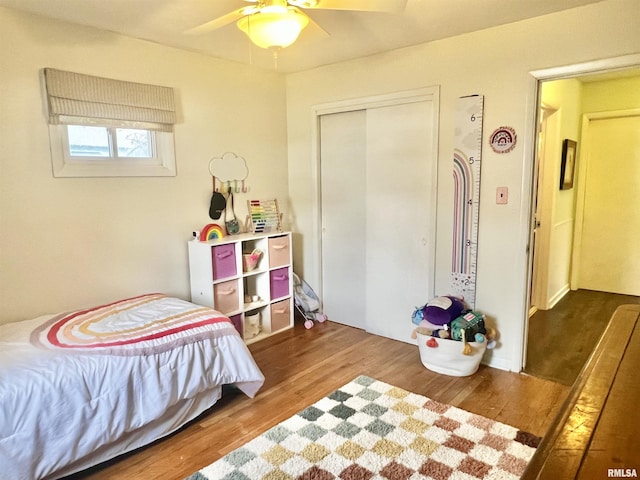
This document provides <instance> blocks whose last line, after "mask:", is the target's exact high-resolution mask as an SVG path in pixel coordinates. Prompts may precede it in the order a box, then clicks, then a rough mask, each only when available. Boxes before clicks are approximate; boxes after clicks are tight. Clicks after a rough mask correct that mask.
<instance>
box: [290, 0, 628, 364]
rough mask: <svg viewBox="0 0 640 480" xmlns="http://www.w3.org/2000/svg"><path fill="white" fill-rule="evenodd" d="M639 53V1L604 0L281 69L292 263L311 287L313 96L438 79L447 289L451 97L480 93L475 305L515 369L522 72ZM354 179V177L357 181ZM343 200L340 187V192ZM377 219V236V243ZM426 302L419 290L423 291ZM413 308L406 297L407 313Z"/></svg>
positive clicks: (521, 246) (440, 262)
mask: <svg viewBox="0 0 640 480" xmlns="http://www.w3.org/2000/svg"><path fill="white" fill-rule="evenodd" d="M638 52H640V9H639V8H638V3H637V1H636V0H609V1H605V2H601V3H597V4H593V5H589V6H586V7H582V8H578V9H574V10H569V11H565V12H561V13H557V14H553V15H548V16H544V17H539V18H535V19H532V20H528V21H523V22H518V23H514V24H510V25H505V26H502V27H498V28H492V29H489V30H484V31H480V32H476V33H472V34H467V35H461V36H458V37H454V38H450V39H446V40H442V41H437V42H432V43H427V44H423V45H418V46H414V47H409V48H404V49H401V50H397V51H393V52H389V53H386V54H382V55H376V56H371V57H367V58H362V59H358V60H354V61H350V62H344V63H341V64H337V65H330V66H326V67H322V68H318V69H314V70H311V71H307V72H302V73H298V74H293V75H289V76H288V77H287V122H288V136H289V188H290V197H291V201H292V207H293V208H292V210H293V212H294V219H293V220H294V228H295V230H296V231H297V232H299V235H297V236H296V245H295V249H294V252H295V261H296V262H297V265H298V270H300V273H302V274H303V275H304V276H305V278H306V279H307V280H308V281H309V282H310V283H311V284H312V285H314V284H315V285H318V284H319V270H318V264H317V258H316V256H315V253H316V252H317V249H318V245H317V241H318V239H317V235H316V233H317V232H315V231H314V219H315V218H316V212H315V211H314V202H315V201H316V197H315V196H316V194H317V192H316V188H315V183H314V182H315V174H316V172H314V171H313V168H312V167H313V162H312V158H311V156H312V145H311V141H312V138H311V108H312V106H313V105H316V104H321V103H326V102H332V101H337V100H342V99H347V98H354V97H364V96H368V95H376V94H382V93H388V92H394V91H401V90H407V89H413V88H419V87H424V86H431V85H440V86H441V97H440V113H441V114H440V138H439V174H438V189H439V193H438V221H437V247H436V248H437V252H436V259H437V260H436V261H437V264H436V269H437V277H436V291H437V293H441V294H443V293H447V292H448V290H449V275H450V268H451V267H450V263H451V260H450V258H451V235H452V234H451V232H452V203H453V192H452V173H451V172H452V163H451V162H452V150H453V121H454V109H455V102H456V99H457V98H458V97H459V96H462V95H469V94H475V93H477V94H483V95H484V96H485V118H484V132H485V133H484V138H485V145H484V149H483V156H484V158H483V165H482V191H481V200H480V232H479V260H478V279H477V280H478V289H477V302H476V308H477V309H478V310H480V311H482V312H483V313H485V314H486V315H487V317H488V318H489V321H490V322H495V324H496V325H497V327H498V329H499V331H500V333H501V341H500V347H499V348H497V349H496V350H494V351H493V356H492V357H491V358H490V363H491V364H492V365H494V366H497V367H500V368H507V369H513V370H519V368H520V365H519V363H520V354H521V351H522V330H523V323H524V315H525V308H526V299H525V296H526V293H525V292H526V290H527V253H526V244H527V241H528V231H529V207H530V194H531V171H532V158H531V157H532V150H533V148H532V146H531V145H526V144H525V142H524V140H525V138H529V140H530V141H531V139H532V136H531V135H529V136H527V132H525V128H526V127H527V126H529V125H531V124H532V122H531V119H532V117H533V115H534V112H533V111H531V105H533V104H535V102H534V100H533V99H532V98H531V97H532V95H533V92H532V88H531V85H532V81H531V75H530V72H531V71H534V70H539V69H546V68H551V67H556V66H561V65H569V64H575V63H579V62H586V61H591V60H594V59H601V58H608V57H613V56H619V55H625V54H631V53H638ZM501 125H509V126H512V127H514V128H515V130H516V132H517V134H518V138H519V141H518V144H517V146H516V147H515V149H514V150H513V151H512V152H510V153H509V154H503V155H499V154H495V153H493V152H492V151H491V149H490V148H489V147H488V146H487V145H486V138H487V136H488V135H489V134H490V133H491V132H492V131H493V130H494V129H495V128H497V127H499V126H501ZM354 181H355V179H354ZM498 186H507V187H508V188H509V204H508V205H496V204H495V190H496V187H498ZM345 198H348V192H345ZM386 228H392V226H390V225H388V224H386V223H385V224H384V225H382V226H381V231H380V240H381V241H383V240H384V230H385V229H386ZM425 300H428V299H425ZM412 308H413V305H407V308H406V311H407V321H410V320H409V316H410V313H411V309H412Z"/></svg>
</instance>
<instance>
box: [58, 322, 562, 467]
mask: <svg viewBox="0 0 640 480" xmlns="http://www.w3.org/2000/svg"><path fill="white" fill-rule="evenodd" d="M250 350H251V352H252V354H253V356H254V358H255V359H256V362H257V363H258V365H259V366H260V368H261V370H262V371H263V373H264V374H265V377H266V382H265V384H264V386H263V388H262V390H260V392H259V393H258V395H257V396H256V398H254V399H249V398H247V397H246V396H244V395H243V394H242V393H240V392H239V391H238V390H235V389H233V388H230V389H226V390H225V394H224V397H223V398H222V399H221V400H220V401H219V402H218V403H217V404H216V405H215V406H214V407H213V408H211V409H210V410H209V411H208V412H206V413H205V414H203V415H202V416H200V417H199V418H197V419H196V420H194V421H193V422H192V423H191V424H189V425H188V426H186V427H185V428H183V429H181V430H180V431H178V432H177V433H175V434H173V435H171V436H170V437H168V438H165V439H163V440H160V441H158V442H156V443H154V444H153V445H151V446H148V447H145V448H142V449H139V450H137V451H135V452H132V453H130V454H128V455H125V456H122V457H120V458H118V459H115V460H113V461H111V462H107V463H106V464H102V465H100V466H98V467H94V468H93V469H90V470H88V471H85V472H81V473H79V474H76V475H73V476H72V477H69V479H71V478H73V479H74V480H77V479H92V480H103V479H122V478H127V479H134V480H135V479H144V480H148V479H149V478H153V479H159V480H163V479H166V480H175V479H181V478H184V477H186V476H188V475H190V474H191V473H193V472H195V471H197V470H199V469H200V468H202V467H204V466H206V465H208V464H210V463H212V462H213V461H215V460H217V459H218V458H220V457H221V456H223V455H225V454H226V453H228V452H230V451H232V450H234V449H235V448H238V447H240V446H241V445H243V444H244V443H246V442H247V441H248V440H250V439H251V438H253V437H255V436H257V435H259V434H260V433H262V432H264V431H265V430H267V429H269V428H270V427H272V426H274V425H276V424H277V423H279V422H281V421H283V420H285V419H287V418H289V417H290V416H292V415H294V414H295V413H296V412H298V411H300V410H302V409H303V408H305V407H307V406H308V405H309V404H311V403H313V402H315V401H317V400H319V399H320V398H322V397H324V396H325V395H327V394H328V393H330V392H331V391H333V390H335V389H337V388H339V387H341V386H342V385H344V384H346V383H348V382H349V381H350V380H352V379H353V378H355V377H356V376H358V375H368V376H370V377H373V378H376V379H378V380H381V381H384V382H387V383H390V384H393V385H395V386H398V387H401V388H404V389H406V390H410V391H412V392H415V393H419V394H422V395H425V396H427V397H429V398H432V399H434V400H437V401H440V402H444V403H449V404H452V405H455V406H458V407H460V408H463V409H465V410H468V411H471V412H474V413H477V414H480V415H484V416H486V417H489V418H492V419H495V420H498V421H501V422H504V423H507V424H510V425H513V426H515V427H518V428H520V429H523V430H526V431H529V432H531V433H534V434H536V435H540V436H542V435H544V433H545V432H546V430H547V429H548V427H549V425H550V424H551V421H552V420H553V418H554V417H555V414H556V412H557V411H558V409H559V408H560V407H561V405H562V403H563V401H564V399H565V397H566V396H567V393H568V390H569V389H568V387H566V386H564V385H560V384H558V383H555V382H550V381H547V380H544V379H540V378H535V377H532V376H528V375H521V374H517V373H511V372H505V371H501V370H496V369H493V368H489V367H486V366H483V365H481V366H480V369H479V370H478V372H477V373H476V374H474V375H473V376H470V377H449V376H444V375H439V374H436V373H433V372H430V371H429V370H427V369H426V368H424V366H423V365H422V364H421V363H420V357H419V354H418V349H417V347H416V346H414V345H410V344H407V343H403V342H397V341H394V340H389V339H386V338H383V337H378V336H375V335H370V334H367V333H365V332H363V331H362V330H358V329H355V328H351V327H347V326H343V325H340V324H336V323H332V322H326V323H324V324H319V325H316V326H315V327H314V328H312V329H310V330H306V329H305V328H304V327H303V326H302V325H301V324H300V323H299V322H298V323H296V326H295V328H294V329H292V330H288V331H286V332H283V333H281V334H278V335H275V336H273V337H271V338H268V339H266V340H264V341H261V342H258V343H255V344H253V345H251V346H250Z"/></svg>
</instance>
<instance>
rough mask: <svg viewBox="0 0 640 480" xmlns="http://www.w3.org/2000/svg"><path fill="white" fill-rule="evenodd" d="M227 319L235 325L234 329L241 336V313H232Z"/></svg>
mask: <svg viewBox="0 0 640 480" xmlns="http://www.w3.org/2000/svg"><path fill="white" fill-rule="evenodd" d="M229 320H231V323H233V326H234V327H236V330H237V331H238V333H239V334H240V336H241V337H242V315H240V314H238V315H232V316H230V317H229Z"/></svg>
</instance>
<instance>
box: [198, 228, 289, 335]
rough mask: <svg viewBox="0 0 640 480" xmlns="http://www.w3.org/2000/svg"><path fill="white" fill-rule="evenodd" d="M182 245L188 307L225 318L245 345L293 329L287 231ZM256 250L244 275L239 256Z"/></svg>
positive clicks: (241, 257) (242, 264) (243, 266)
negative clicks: (186, 265) (256, 257)
mask: <svg viewBox="0 0 640 480" xmlns="http://www.w3.org/2000/svg"><path fill="white" fill-rule="evenodd" d="M188 245H189V275H190V279H191V301H192V302H193V303H197V304H199V305H206V306H208V307H212V308H214V309H216V310H218V311H219V312H221V313H223V314H225V315H226V316H228V317H229V318H230V319H231V321H232V322H233V324H234V325H235V327H236V328H237V329H238V331H239V332H240V334H241V335H242V337H243V338H244V340H245V342H246V343H253V342H256V341H258V340H261V339H263V338H266V337H268V336H270V335H272V334H274V333H277V332H280V331H282V330H286V329H288V328H291V327H293V282H292V277H293V275H292V273H293V271H292V254H291V233H290V232H273V233H266V234H252V233H244V234H240V235H230V236H226V237H223V238H219V239H215V240H211V241H207V242H199V241H196V240H194V241H191V242H189V243H188ZM256 249H257V250H260V251H261V252H262V255H261V256H260V260H259V262H258V264H257V265H256V266H255V268H254V269H253V270H249V271H247V269H246V265H245V263H244V262H243V255H245V254H249V253H251V252H253V251H254V250H256ZM257 322H259V328H258V327H257V325H258V323H257ZM258 330H259V332H258Z"/></svg>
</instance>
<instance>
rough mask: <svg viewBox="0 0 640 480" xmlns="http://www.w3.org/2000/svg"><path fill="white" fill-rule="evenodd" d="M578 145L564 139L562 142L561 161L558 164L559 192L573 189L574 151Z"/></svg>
mask: <svg viewBox="0 0 640 480" xmlns="http://www.w3.org/2000/svg"><path fill="white" fill-rule="evenodd" d="M577 147H578V144H577V142H575V141H574V140H569V139H568V138H565V139H564V142H562V161H561V163H560V190H569V189H570V188H573V177H574V175H575V170H576V150H577Z"/></svg>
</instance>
